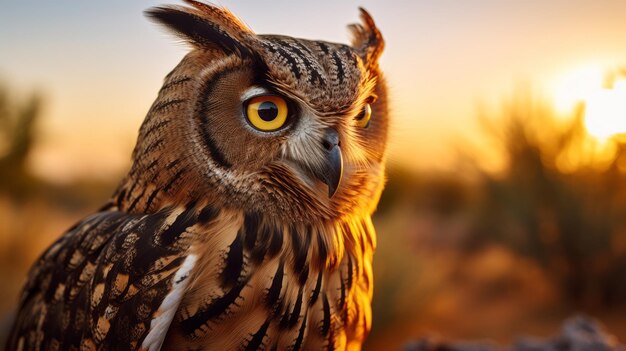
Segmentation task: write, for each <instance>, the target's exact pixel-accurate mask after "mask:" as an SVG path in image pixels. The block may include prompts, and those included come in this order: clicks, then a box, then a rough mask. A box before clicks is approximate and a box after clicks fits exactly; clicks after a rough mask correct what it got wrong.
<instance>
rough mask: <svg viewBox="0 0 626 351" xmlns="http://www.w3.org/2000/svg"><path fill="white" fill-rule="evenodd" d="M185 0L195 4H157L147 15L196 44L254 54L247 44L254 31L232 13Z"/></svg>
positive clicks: (243, 53)
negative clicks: (186, 5)
mask: <svg viewBox="0 0 626 351" xmlns="http://www.w3.org/2000/svg"><path fill="white" fill-rule="evenodd" d="M185 2H186V3H188V4H189V5H191V6H192V7H185V6H163V7H154V8H151V9H149V10H147V11H146V12H145V14H146V16H147V17H148V18H150V19H152V20H153V21H155V22H157V23H159V24H162V25H164V26H165V27H166V28H167V29H169V30H171V31H173V32H174V33H175V34H177V35H178V36H181V37H183V38H184V39H186V40H187V41H189V42H190V43H191V44H192V45H194V46H198V47H208V48H218V49H221V50H223V51H225V52H227V53H236V54H238V55H240V56H249V55H250V54H251V52H250V49H249V48H248V47H247V45H246V44H245V43H246V41H248V40H249V38H250V37H252V36H254V32H252V30H251V29H250V28H248V27H247V26H246V25H245V24H243V23H242V22H241V21H240V20H239V19H238V18H237V17H235V16H234V15H233V14H232V13H230V12H229V11H228V10H226V9H223V8H219V7H217V6H213V5H209V4H205V3H201V2H198V1H194V0H185Z"/></svg>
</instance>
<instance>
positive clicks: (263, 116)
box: [246, 95, 288, 132]
mask: <svg viewBox="0 0 626 351" xmlns="http://www.w3.org/2000/svg"><path fill="white" fill-rule="evenodd" d="M247 104H248V106H247V107H246V118H247V119H248V121H250V124H252V126H253V127H254V128H256V129H258V130H261V131H264V132H271V131H274V130H277V129H279V128H280V127H282V126H283V125H284V124H285V122H286V121H287V112H288V111H287V110H288V109H287V102H286V101H285V99H283V98H281V97H280V96H276V95H262V96H256V97H253V98H252V99H250V100H249V101H248V103H247Z"/></svg>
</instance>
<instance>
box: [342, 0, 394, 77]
mask: <svg viewBox="0 0 626 351" xmlns="http://www.w3.org/2000/svg"><path fill="white" fill-rule="evenodd" d="M359 11H360V12H361V21H362V22H363V23H355V24H351V25H349V26H348V28H349V29H350V32H351V33H352V47H353V48H354V49H355V50H356V51H357V52H358V53H359V56H361V59H362V60H363V61H364V62H365V65H366V66H369V67H375V66H376V65H377V64H378V58H379V57H380V54H382V52H383V49H384V48H385V41H384V40H383V36H382V34H380V31H379V30H378V28H376V24H375V23H374V19H373V18H372V16H370V14H369V13H368V12H367V11H365V9H364V8H362V7H359Z"/></svg>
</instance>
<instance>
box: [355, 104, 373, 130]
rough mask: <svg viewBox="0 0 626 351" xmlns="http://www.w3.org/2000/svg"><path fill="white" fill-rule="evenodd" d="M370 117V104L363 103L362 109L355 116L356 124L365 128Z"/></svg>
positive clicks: (368, 123)
mask: <svg viewBox="0 0 626 351" xmlns="http://www.w3.org/2000/svg"><path fill="white" fill-rule="evenodd" d="M371 117H372V106H370V104H365V106H363V111H362V112H361V113H360V114H359V115H358V116H357V117H356V125H357V126H359V127H361V128H367V126H369V125H370V118H371Z"/></svg>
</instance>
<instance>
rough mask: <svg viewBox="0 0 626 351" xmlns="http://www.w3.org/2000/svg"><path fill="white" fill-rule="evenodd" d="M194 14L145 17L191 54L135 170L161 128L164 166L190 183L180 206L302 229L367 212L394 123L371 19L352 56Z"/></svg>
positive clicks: (207, 10)
mask: <svg viewBox="0 0 626 351" xmlns="http://www.w3.org/2000/svg"><path fill="white" fill-rule="evenodd" d="M190 3H191V4H192V5H193V6H194V7H193V8H181V7H168V8H157V9H153V10H151V11H150V12H148V14H149V16H151V17H152V18H154V19H156V20H158V21H159V22H161V23H163V24H165V25H167V26H168V28H170V29H172V30H174V31H175V32H176V33H178V34H179V35H181V36H183V37H184V38H186V39H188V40H189V41H190V42H191V43H192V44H193V50H192V51H191V52H190V53H189V54H188V55H187V56H186V57H185V59H183V61H182V62H181V63H180V64H179V66H178V67H177V68H176V69H175V70H174V71H173V72H172V73H170V75H168V77H167V78H166V80H165V83H164V87H163V88H162V90H161V92H160V94H159V98H158V99H157V101H156V102H155V104H154V105H153V107H152V109H151V113H150V114H149V115H148V117H147V118H146V122H144V126H142V133H141V134H140V138H139V141H138V146H137V149H136V150H135V162H136V163H137V162H139V163H142V162H143V163H145V162H146V161H145V160H138V159H137V158H138V156H140V155H141V154H142V153H141V150H145V149H146V148H148V147H149V145H148V146H144V147H143V148H142V147H141V144H142V143H143V144H149V141H145V142H142V135H143V136H144V139H150V138H149V135H147V133H146V130H149V129H150V127H151V126H156V125H158V123H163V124H164V125H165V124H166V125H165V127H163V128H161V129H160V130H161V131H162V132H163V133H165V135H166V138H165V141H164V142H163V144H164V146H163V149H162V152H165V153H167V154H170V153H173V154H174V155H171V154H170V155H169V156H167V157H165V158H168V159H171V158H172V157H175V158H176V159H179V160H183V161H180V162H179V163H185V164H186V167H185V169H186V170H187V171H188V172H189V174H190V175H187V176H185V177H186V181H185V182H178V186H177V187H175V188H177V189H172V193H173V194H174V193H176V194H178V195H177V196H185V197H190V196H191V197H213V198H214V199H215V200H216V201H218V200H219V201H221V202H222V205H224V206H235V207H244V208H251V209H253V210H257V211H262V212H264V213H266V214H268V215H276V216H280V217H291V218H293V219H295V220H302V221H310V220H319V218H320V217H322V218H333V217H338V216H342V215H346V214H350V213H352V212H354V211H370V212H371V211H372V210H373V206H375V203H376V202H377V200H378V197H379V196H380V191H381V189H382V185H383V181H384V180H383V178H384V164H383V162H384V155H385V145H386V139H387V126H388V120H387V106H386V94H385V88H384V83H383V81H382V77H381V74H380V72H379V70H378V64H377V59H378V56H379V54H380V52H381V51H382V46H383V42H382V37H381V36H380V33H379V32H378V30H377V29H376V28H375V27H374V23H373V21H372V20H371V18H370V17H369V15H367V13H365V12H364V11H363V18H364V20H365V26H361V25H353V27H352V29H353V33H354V39H353V44H352V46H347V45H341V44H334V43H328V42H322V41H309V40H303V39H296V38H291V37H284V36H273V35H256V34H254V33H253V32H252V31H250V30H249V29H248V28H246V27H244V26H243V25H242V24H241V23H240V22H239V21H237V20H236V19H235V18H234V17H232V15H230V14H229V13H228V12H226V11H225V10H222V9H216V8H214V7H205V6H204V5H202V4H201V3H195V2H190ZM168 102H169V103H170V104H169V105H168ZM163 105H166V106H165V107H162V106H163ZM160 115H163V117H159V116H160ZM159 121H160V122H159ZM163 121H168V123H165V122H163ZM171 122H173V123H171ZM138 150H140V151H138ZM173 188H174V187H173ZM185 189H186V190H185Z"/></svg>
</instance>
